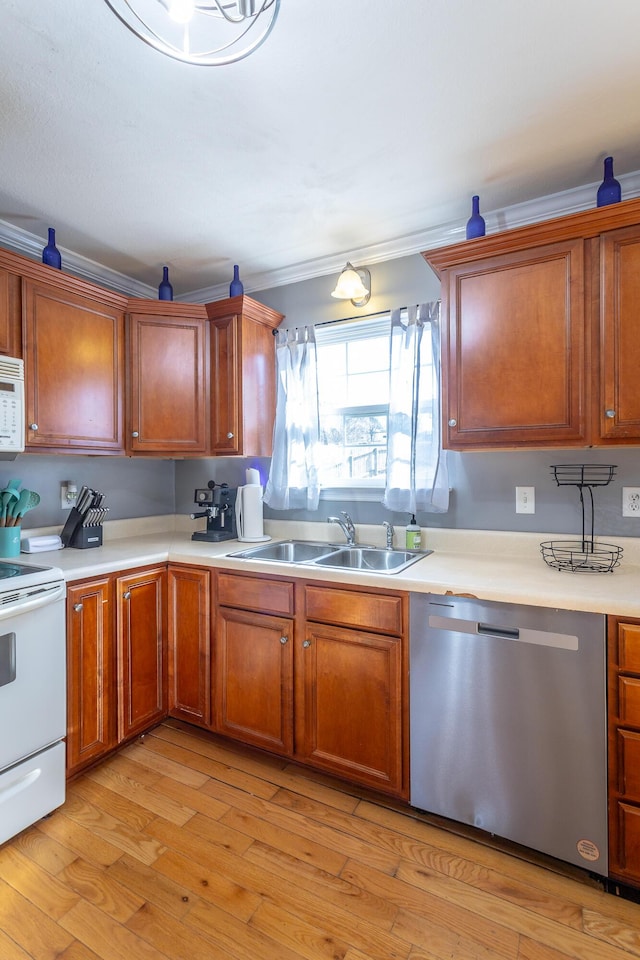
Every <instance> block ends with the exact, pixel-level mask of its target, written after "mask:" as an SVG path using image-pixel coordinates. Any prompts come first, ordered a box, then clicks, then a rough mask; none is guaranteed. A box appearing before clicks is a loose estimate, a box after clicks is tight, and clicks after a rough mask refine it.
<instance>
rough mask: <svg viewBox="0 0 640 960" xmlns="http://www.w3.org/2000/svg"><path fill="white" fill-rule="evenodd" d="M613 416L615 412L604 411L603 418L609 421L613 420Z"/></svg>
mask: <svg viewBox="0 0 640 960" xmlns="http://www.w3.org/2000/svg"><path fill="white" fill-rule="evenodd" d="M615 415H616V412H615V410H605V416H607V417H608V418H609V420H613V418H614V417H615Z"/></svg>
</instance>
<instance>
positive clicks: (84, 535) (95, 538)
mask: <svg viewBox="0 0 640 960" xmlns="http://www.w3.org/2000/svg"><path fill="white" fill-rule="evenodd" d="M69 546H70V547H78V549H80V550H87V549H88V548H89V547H101V546H102V524H98V525H96V526H94V527H83V526H80V527H77V528H76V531H75V533H74V535H73V537H72V538H71V542H70V543H69Z"/></svg>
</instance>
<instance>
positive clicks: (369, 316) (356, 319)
mask: <svg viewBox="0 0 640 960" xmlns="http://www.w3.org/2000/svg"><path fill="white" fill-rule="evenodd" d="M396 309H399V310H406V309H407V308H406V307H394V310H396ZM385 313H391V310H380V311H378V313H367V314H365V315H364V317H344V319H342V320H323V321H322V323H313V324H312V327H313V328H314V329H315V328H316V327H331V326H333V324H334V323H358V322H359V321H360V320H373V319H375V317H383V316H384V315H385ZM278 329H279V328H276V329H275V330H272V331H271V332H272V334H273V335H274V337H276V336H277V335H278ZM283 329H285V330H286V329H288V328H287V327H284V328H283Z"/></svg>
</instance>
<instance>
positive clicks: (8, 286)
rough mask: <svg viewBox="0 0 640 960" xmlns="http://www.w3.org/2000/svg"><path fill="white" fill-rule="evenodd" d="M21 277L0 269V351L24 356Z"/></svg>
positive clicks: (12, 355) (15, 355)
mask: <svg viewBox="0 0 640 960" xmlns="http://www.w3.org/2000/svg"><path fill="white" fill-rule="evenodd" d="M20 302H21V290H20V277H17V276H16V275H15V274H13V273H10V272H9V271H8V270H1V269H0V353H4V354H5V355H7V356H9V357H21V356H22V336H21V328H22V317H21V313H20Z"/></svg>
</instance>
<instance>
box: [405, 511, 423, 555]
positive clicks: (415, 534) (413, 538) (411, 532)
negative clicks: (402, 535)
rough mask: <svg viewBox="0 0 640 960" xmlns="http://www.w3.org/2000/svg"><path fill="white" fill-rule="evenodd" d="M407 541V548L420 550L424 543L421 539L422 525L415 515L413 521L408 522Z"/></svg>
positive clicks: (412, 517)
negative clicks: (417, 521) (418, 522)
mask: <svg viewBox="0 0 640 960" xmlns="http://www.w3.org/2000/svg"><path fill="white" fill-rule="evenodd" d="M405 543H406V547H407V550H419V549H420V547H421V545H422V544H421V541H420V527H419V526H418V524H417V523H416V518H415V516H413V515H412V516H411V523H408V524H407V534H406V541H405Z"/></svg>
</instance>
